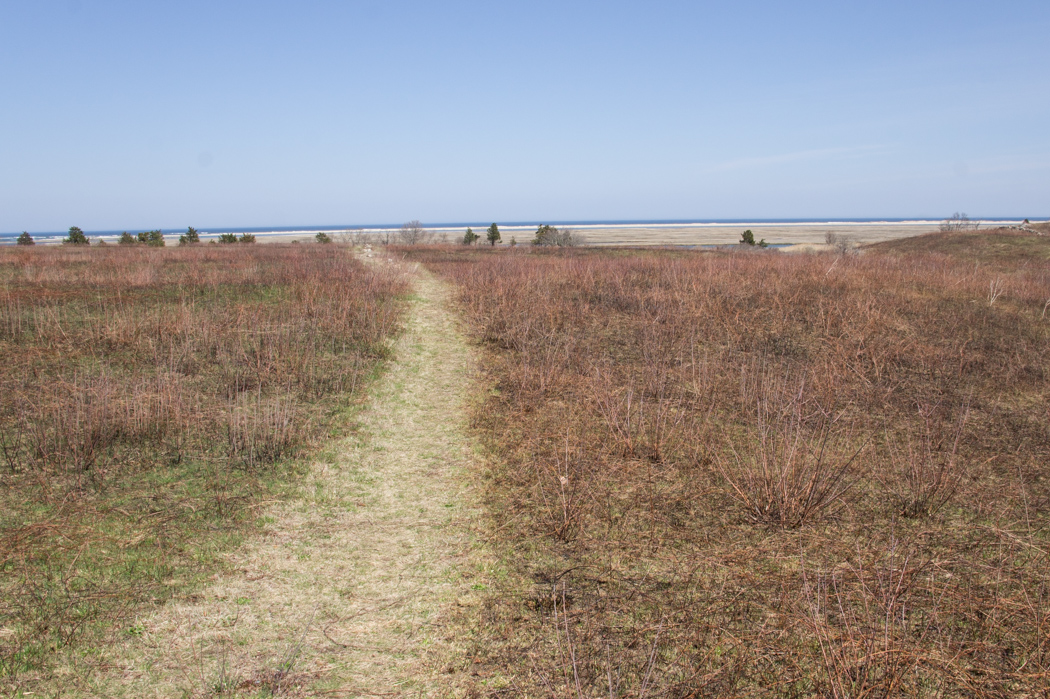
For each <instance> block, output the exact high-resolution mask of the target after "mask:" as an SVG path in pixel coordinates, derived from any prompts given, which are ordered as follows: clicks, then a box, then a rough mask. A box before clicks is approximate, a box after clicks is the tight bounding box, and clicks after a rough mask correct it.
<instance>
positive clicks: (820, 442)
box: [715, 380, 868, 529]
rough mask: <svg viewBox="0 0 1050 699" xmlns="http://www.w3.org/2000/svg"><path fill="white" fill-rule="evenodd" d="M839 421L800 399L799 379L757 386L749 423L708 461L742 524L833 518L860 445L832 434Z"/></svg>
mask: <svg viewBox="0 0 1050 699" xmlns="http://www.w3.org/2000/svg"><path fill="white" fill-rule="evenodd" d="M841 418H842V416H841V415H833V414H832V413H831V412H830V410H829V409H828V408H826V407H824V406H821V405H819V404H816V403H815V402H814V401H812V400H810V399H809V398H808V397H807V396H806V383H805V380H802V381H800V382H799V383H798V384H797V386H796V385H795V384H788V385H784V384H782V383H773V384H767V385H766V386H765V387H764V389H763V392H762V395H761V397H760V398H759V399H758V403H757V405H756V408H755V411H754V422H753V423H752V424H749V425H747V426H746V427H745V430H744V434H743V436H742V438H740V439H737V440H733V439H727V440H726V441H727V444H726V449H725V452H722V453H720V454H718V456H716V458H715V464H716V466H717V468H718V472H719V474H720V475H721V476H722V478H723V479H725V481H726V483H727V484H728V485H729V488H730V494H731V497H732V498H733V499H734V500H736V501H737V502H738V503H739V504H740V505H741V506H742V507H743V509H744V512H745V513H746V514H747V517H748V518H750V519H751V520H752V521H754V522H759V523H763V524H769V525H774V526H778V527H786V528H789V529H795V528H797V527H801V526H802V525H803V524H806V523H807V522H811V521H813V520H814V519H817V518H821V517H833V516H834V515H836V514H837V513H838V512H839V511H841V509H842V508H843V507H844V506H845V504H846V503H845V497H846V495H847V493H848V492H849V490H850V488H851V487H852V486H853V485H854V483H855V482H856V479H857V476H858V471H859V468H858V465H857V463H858V460H859V459H860V458H861V455H862V452H863V451H864V449H865V447H867V444H868V442H867V440H864V441H862V442H861V444H860V446H856V442H857V441H858V440H857V439H855V438H853V435H851V434H849V433H845V434H843V433H840V432H839V421H840V420H841ZM734 442H736V443H734Z"/></svg>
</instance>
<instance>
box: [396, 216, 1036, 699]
mask: <svg viewBox="0 0 1050 699" xmlns="http://www.w3.org/2000/svg"><path fill="white" fill-rule="evenodd" d="M756 237H757V236H756ZM1029 239H1030V240H1031V239H1033V238H1032V237H1031V236H1030V237H1029ZM934 240H936V239H934ZM923 244H925V243H923ZM903 250H904V248H901V249H900V251H898V252H895V249H894V248H892V247H891V246H890V247H888V249H880V248H878V247H876V248H874V249H871V250H870V251H869V252H868V253H867V254H864V255H834V254H830V253H829V254H820V255H803V256H796V255H781V254H769V253H761V252H739V251H738V252H670V251H664V252H660V251H650V252H645V251H632V252H628V251H613V250H608V251H596V250H583V249H581V250H572V249H569V250H563V251H559V252H547V251H536V250H523V249H518V250H514V251H510V250H503V251H499V250H491V249H479V250H473V249H456V250H454V249H449V248H431V249H403V250H401V251H400V252H399V254H404V255H407V256H408V257H409V259H414V260H418V261H421V262H423V263H425V265H426V266H427V267H428V268H429V269H430V270H432V271H434V272H436V273H437V274H439V275H440V276H441V277H443V278H444V279H446V280H448V281H449V282H451V283H452V284H454V285H455V288H456V289H457V290H458V298H459V305H460V308H461V309H462V312H463V313H464V315H465V317H466V319H467V321H468V324H469V328H470V331H471V333H472V336H473V338H474V340H475V342H476V343H477V345H478V346H479V347H480V348H481V349H482V351H483V358H484V366H485V372H486V389H487V394H486V396H485V397H484V399H479V401H478V403H477V404H476V406H475V408H474V409H473V412H472V419H473V422H474V425H475V427H476V430H477V434H478V435H479V438H480V439H481V440H482V442H483V443H484V445H485V448H486V452H487V454H488V455H489V459H490V464H489V466H488V467H487V469H486V471H485V472H484V473H482V474H480V476H479V477H480V478H482V479H483V482H484V483H485V506H486V509H487V513H488V515H487V521H486V524H485V527H484V530H485V532H486V533H487V536H488V537H489V543H490V545H491V547H492V548H493V549H494V550H497V551H501V552H502V559H501V560H502V566H503V567H502V569H497V570H496V571H495V572H494V573H493V575H492V578H491V581H490V582H491V594H490V595H489V597H488V602H487V603H486V605H485V606H484V608H483V609H482V610H481V611H480V612H477V613H473V614H471V613H465V618H464V623H466V624H469V625H470V632H471V633H472V634H473V639H474V640H473V650H472V652H471V654H470V655H471V656H472V657H473V661H472V663H473V665H472V668H473V672H474V673H475V675H476V677H475V679H476V689H477V693H478V694H479V695H483V696H495V695H497V694H498V695H500V696H503V695H505V694H509V695H513V696H521V695H528V696H551V697H555V696H557V697H563V696H573V697H593V696H608V697H656V696H675V697H701V696H712V697H714V696H782V697H809V696H827V697H836V698H839V697H842V698H844V697H884V696H919V697H1006V696H1046V695H1048V694H1050V533H1048V531H1047V514H1048V508H1050V500H1048V498H1050V480H1048V478H1047V466H1048V463H1050V369H1048V367H1050V263H1048V262H1047V261H1046V258H1045V257H1039V256H1034V255H1031V256H1024V257H1023V258H1017V257H1003V258H997V260H996V262H995V263H994V264H984V263H977V264H975V261H974V257H973V256H974V255H980V254H981V253H980V252H979V251H978V252H975V253H973V254H971V255H960V254H958V251H953V250H949V251H948V252H947V253H945V252H941V251H939V250H938V246H937V244H936V243H931V244H930V247H929V248H928V249H925V250H922V251H918V252H911V251H907V252H904V251H903ZM501 571H502V572H501Z"/></svg>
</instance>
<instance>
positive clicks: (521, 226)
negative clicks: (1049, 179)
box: [0, 217, 1024, 245]
mask: <svg viewBox="0 0 1050 699" xmlns="http://www.w3.org/2000/svg"><path fill="white" fill-rule="evenodd" d="M941 220H942V219H939V218H936V219H935V218H925V219H924V218H799V219H792V218H785V219H757V218H740V219H654V220H644V219H642V220H612V221H597V220H595V221H591V220H584V221H555V220H550V221H509V222H506V223H499V227H500V231H503V232H508V233H520V232H523V231H533V230H535V229H536V227H537V226H538V225H540V224H541V223H550V224H551V225H555V226H558V227H569V228H573V229H577V230H581V231H585V230H586V229H588V228H620V227H622V228H636V227H645V228H663V227H667V228H671V227H675V228H679V227H694V226H695V227H697V228H703V227H708V226H711V227H714V226H741V227H747V226H756V227H757V226H774V225H776V226H792V227H794V226H799V227H804V226H812V225H841V226H849V225H868V226H872V225H886V226H895V225H896V226H899V225H936V224H937V223H940V221H941ZM1023 220H1024V219H1023V217H1016V218H1015V217H1001V218H1000V217H996V218H989V219H974V221H980V222H981V224H982V225H984V226H996V225H1016V224H1019V223H1020V222H1021V221H1023ZM490 223H491V221H487V222H480V221H473V222H472V221H464V222H454V223H434V224H427V223H424V224H423V227H424V228H425V229H427V230H429V231H435V232H438V233H442V232H447V233H450V234H451V233H461V232H462V231H464V230H466V228H467V227H468V226H469V227H471V228H474V229H475V230H477V231H478V232H479V233H483V232H484V229H486V228H488V226H489V224H490ZM400 227H401V224H400V223H398V224H369V225H361V224H350V225H324V226H263V227H249V226H246V227H234V228H199V229H198V231H199V232H200V235H201V238H202V239H204V240H209V239H212V238H216V237H218V236H219V235H220V234H222V233H234V234H237V235H240V234H242V233H254V234H256V235H261V234H284V235H304V236H307V235H315V234H316V233H318V232H320V231H324V232H325V233H329V234H332V233H343V232H350V233H365V232H367V233H381V232H383V231H396V230H397V229H399V228H400ZM122 232H123V231H97V230H85V231H84V234H85V235H87V236H88V237H89V238H91V239H92V241H95V240H99V239H101V240H105V241H106V242H114V241H116V240H117V238H119V237H120V234H121V233H122ZM139 232H141V230H140V229H133V230H132V229H129V230H128V233H131V234H132V235H135V234H136V233H139ZM185 232H186V229H185V228H178V229H174V228H173V229H164V230H163V233H164V235H165V237H167V238H168V239H169V241H170V242H175V241H177V240H178V237H179V236H180V235H182V234H183V233H185ZM29 233H30V235H32V236H33V239H34V240H35V241H36V242H38V243H57V242H61V240H62V239H63V238H65V237H66V234H67V231H30V232H29ZM20 234H21V232H13V233H0V245H13V244H14V243H15V241H16V240H17V238H18V236H19V235H20Z"/></svg>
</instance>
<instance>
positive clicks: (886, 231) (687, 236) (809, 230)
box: [201, 221, 1014, 247]
mask: <svg viewBox="0 0 1050 699" xmlns="http://www.w3.org/2000/svg"><path fill="white" fill-rule="evenodd" d="M998 223H999V222H988V224H985V225H989V227H994V226H995V225H998ZM1011 223H1014V222H1011ZM553 225H557V226H558V227H559V228H562V227H564V228H569V229H571V230H573V231H574V232H576V233H577V234H579V235H580V236H581V237H582V238H583V240H584V242H585V244H587V245H595V246H603V247H604V246H609V247H630V246H663V245H673V246H685V247H693V246H706V245H732V244H734V243H736V242H738V241H739V240H740V235H741V233H743V232H744V231H745V230H748V229H750V230H751V231H752V233H753V234H754V236H755V240H763V239H764V240H765V241H766V242H767V243H769V244H770V245H777V246H789V247H795V246H803V247H805V246H809V245H823V244H824V243H825V239H826V236H827V234H828V233H834V234H836V235H839V236H844V237H846V238H848V239H850V240H852V241H853V242H854V243H856V244H858V245H864V244H867V243H877V242H880V241H883V240H894V239H897V238H908V237H911V236H916V235H922V234H924V233H930V232H933V231H936V230H937V228H938V226H939V225H940V223H939V222H934V221H916V222H903V223H899V222H887V223H881V222H874V223H854V222H829V223H734V224H724V223H717V224H711V223H697V224H660V223H657V224H636V225H632V224H610V225H601V224H591V225H572V224H569V225H565V226H562V225H561V224H553ZM427 230H428V231H430V232H433V233H434V236H435V238H436V239H437V240H438V241H443V240H447V241H448V242H456V241H458V240H459V239H460V238H462V236H463V231H464V230H465V229H460V228H445V227H440V228H429V227H428V228H427ZM535 230H536V227H535V226H533V225H529V226H500V232H501V233H502V237H503V243H504V244H507V243H509V242H510V241H511V238H514V239H515V240H516V242H517V243H518V244H519V245H523V244H528V242H529V241H531V240H532V236H533V234H534V233H535ZM325 232H326V233H327V234H328V235H329V236H331V237H332V239H333V240H335V241H337V242H339V241H346V240H352V241H356V240H360V239H365V238H368V239H371V240H372V241H375V240H377V239H382V238H384V237H385V235H386V233H387V231H386V230H383V229H362V230H353V231H340V230H327V231H325ZM481 232H483V231H481ZM316 234H317V231H294V232H276V231H275V232H272V233H265V232H264V233H256V234H255V235H256V239H257V240H258V241H259V242H260V243H276V242H280V243H288V242H292V241H294V240H299V241H303V242H306V241H312V240H313V239H314V236H315V235H316ZM205 235H206V234H205V232H203V231H202V233H201V237H202V238H203V237H205ZM390 237H391V239H392V240H396V238H397V232H396V231H392V232H391V235H390Z"/></svg>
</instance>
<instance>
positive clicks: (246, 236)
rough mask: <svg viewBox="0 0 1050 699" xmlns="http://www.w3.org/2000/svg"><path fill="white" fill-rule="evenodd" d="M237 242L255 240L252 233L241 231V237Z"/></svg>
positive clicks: (252, 241)
mask: <svg viewBox="0 0 1050 699" xmlns="http://www.w3.org/2000/svg"><path fill="white" fill-rule="evenodd" d="M238 242H240V243H254V242H255V234H254V233H241V239H240V240H239V241H238Z"/></svg>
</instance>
